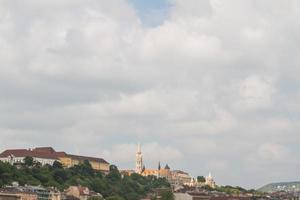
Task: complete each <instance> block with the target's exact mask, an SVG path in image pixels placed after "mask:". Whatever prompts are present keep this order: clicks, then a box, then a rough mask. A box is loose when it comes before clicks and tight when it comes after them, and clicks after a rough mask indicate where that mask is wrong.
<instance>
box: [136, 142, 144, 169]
mask: <svg viewBox="0 0 300 200" xmlns="http://www.w3.org/2000/svg"><path fill="white" fill-rule="evenodd" d="M142 171H143V155H142V151H141V145H140V144H138V148H137V152H136V156H135V172H136V173H138V174H141V173H142Z"/></svg>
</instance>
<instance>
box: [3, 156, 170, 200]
mask: <svg viewBox="0 0 300 200" xmlns="http://www.w3.org/2000/svg"><path fill="white" fill-rule="evenodd" d="M32 160H33V159H32V158H29V157H28V158H25V164H22V165H19V166H13V165H10V164H9V163H3V162H1V161H0V188H1V187H3V186H5V185H10V184H12V182H15V181H16V182H18V183H19V184H20V185H22V186H23V185H25V184H28V185H33V186H38V185H41V186H44V187H56V188H58V189H60V190H61V191H63V190H64V189H66V188H68V187H69V186H71V185H81V186H85V187H88V188H89V189H92V190H94V191H95V192H99V193H101V194H102V195H103V196H104V197H105V199H118V200H139V199H141V198H143V197H144V196H146V195H147V193H149V192H152V191H153V190H155V189H156V188H170V184H169V183H168V182H167V180H166V179H163V178H156V177H153V176H152V177H151V176H149V177H143V176H141V175H139V174H132V175H131V176H122V175H121V174H120V172H119V170H118V168H117V167H116V166H114V165H111V166H110V171H109V173H108V174H106V175H105V174H102V173H101V172H97V171H94V170H93V168H92V166H91V165H90V163H89V162H88V161H84V162H83V163H81V164H79V165H76V166H74V167H71V168H66V169H65V168H63V167H62V165H61V163H59V162H54V164H53V165H52V166H50V165H44V166H42V165H41V164H40V163H37V162H32ZM29 161H30V162H29Z"/></svg>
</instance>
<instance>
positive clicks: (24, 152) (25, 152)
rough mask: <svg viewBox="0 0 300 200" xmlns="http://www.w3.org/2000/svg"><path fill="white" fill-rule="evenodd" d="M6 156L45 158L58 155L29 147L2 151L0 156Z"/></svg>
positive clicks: (54, 157) (53, 157) (55, 157)
mask: <svg viewBox="0 0 300 200" xmlns="http://www.w3.org/2000/svg"><path fill="white" fill-rule="evenodd" d="M8 156H15V157H26V156H30V157H36V158H46V159H57V158H58V157H57V156H56V155H55V154H53V153H49V152H39V151H35V150H30V149H8V150H5V151H3V152H2V153H1V154H0V158H5V157H8Z"/></svg>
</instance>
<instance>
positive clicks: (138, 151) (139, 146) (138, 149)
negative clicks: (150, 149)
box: [137, 143, 142, 153]
mask: <svg viewBox="0 0 300 200" xmlns="http://www.w3.org/2000/svg"><path fill="white" fill-rule="evenodd" d="M141 152H142V151H141V144H140V143H138V147H137V153H141Z"/></svg>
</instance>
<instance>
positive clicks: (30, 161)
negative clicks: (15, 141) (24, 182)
mask: <svg viewBox="0 0 300 200" xmlns="http://www.w3.org/2000/svg"><path fill="white" fill-rule="evenodd" d="M24 164H25V166H27V167H32V166H33V165H34V160H33V158H32V157H30V156H26V157H25V158H24Z"/></svg>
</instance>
